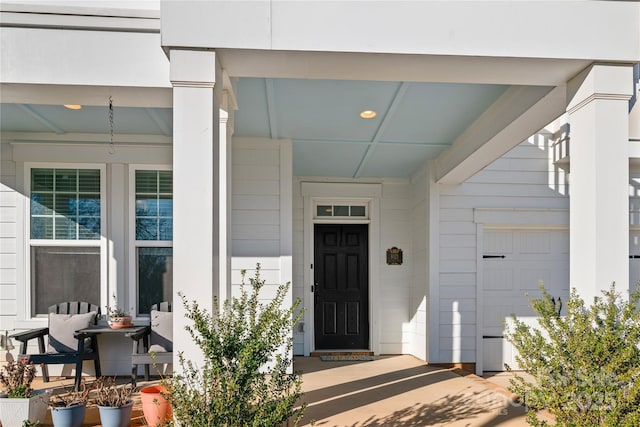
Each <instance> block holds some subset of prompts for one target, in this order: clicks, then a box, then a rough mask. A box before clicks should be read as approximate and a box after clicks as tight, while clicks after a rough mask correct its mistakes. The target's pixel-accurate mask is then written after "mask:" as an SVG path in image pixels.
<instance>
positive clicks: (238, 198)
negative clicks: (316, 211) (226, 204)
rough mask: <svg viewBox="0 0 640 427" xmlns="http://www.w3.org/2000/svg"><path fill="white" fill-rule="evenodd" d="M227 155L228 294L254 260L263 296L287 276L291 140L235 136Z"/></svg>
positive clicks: (266, 297)
mask: <svg viewBox="0 0 640 427" xmlns="http://www.w3.org/2000/svg"><path fill="white" fill-rule="evenodd" d="M232 159H233V160H232V174H233V178H232V213H231V218H232V219H231V221H232V232H231V239H232V251H231V254H232V260H231V270H232V272H231V287H232V295H238V291H239V286H240V284H241V283H242V274H241V272H242V270H245V271H246V276H245V283H247V284H248V283H249V279H250V278H252V277H253V276H254V274H255V268H256V264H257V263H259V264H260V267H261V274H260V277H261V279H262V280H265V286H264V288H263V289H262V292H261V295H260V296H261V299H263V300H265V301H267V300H270V299H271V298H273V296H274V295H275V292H276V290H277V288H278V285H280V284H283V283H287V282H291V281H292V279H291V253H290V251H289V250H288V249H287V248H288V247H290V243H291V211H292V207H291V180H292V175H291V142H290V141H276V140H267V139H258V138H255V139H254V138H235V139H234V140H233V153H232ZM292 286H296V284H295V281H294V283H292ZM293 294H295V291H294V292H293ZM290 295H292V293H290ZM291 301H292V299H291V298H290V297H289V298H287V299H286V300H285V305H289V304H290V302H291ZM294 354H298V353H296V351H295V350H294Z"/></svg>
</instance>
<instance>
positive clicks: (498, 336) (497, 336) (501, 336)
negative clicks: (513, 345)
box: [482, 335, 504, 339]
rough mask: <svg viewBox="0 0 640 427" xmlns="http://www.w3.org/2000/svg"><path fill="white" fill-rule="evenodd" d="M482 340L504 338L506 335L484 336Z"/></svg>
mask: <svg viewBox="0 0 640 427" xmlns="http://www.w3.org/2000/svg"><path fill="white" fill-rule="evenodd" d="M482 338H485V339H487V338H504V335H483V336H482Z"/></svg>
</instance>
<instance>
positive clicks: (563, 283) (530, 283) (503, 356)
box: [482, 230, 569, 371]
mask: <svg viewBox="0 0 640 427" xmlns="http://www.w3.org/2000/svg"><path fill="white" fill-rule="evenodd" d="M540 281H542V282H543V283H544V286H545V289H546V290H547V292H548V293H549V294H551V295H552V296H553V297H555V298H561V299H562V300H563V301H567V300H568V298H569V232H568V231H561V230H485V231H484V242H483V281H482V286H483V302H482V304H483V307H482V310H483V312H482V315H483V324H482V336H483V340H482V341H483V370H484V371H502V370H504V364H505V363H509V364H510V365H511V366H515V363H514V362H515V361H514V358H513V351H512V348H511V345H510V344H509V343H508V342H507V341H506V340H505V339H504V338H503V336H504V322H505V318H506V317H510V316H511V315H512V314H516V315H517V316H533V315H534V314H535V313H534V311H533V310H532V309H531V306H530V304H529V298H539V297H540V296H541V292H540V288H539V283H540ZM527 295H528V296H529V298H528V297H527Z"/></svg>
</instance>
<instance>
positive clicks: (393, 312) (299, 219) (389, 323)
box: [293, 177, 414, 354]
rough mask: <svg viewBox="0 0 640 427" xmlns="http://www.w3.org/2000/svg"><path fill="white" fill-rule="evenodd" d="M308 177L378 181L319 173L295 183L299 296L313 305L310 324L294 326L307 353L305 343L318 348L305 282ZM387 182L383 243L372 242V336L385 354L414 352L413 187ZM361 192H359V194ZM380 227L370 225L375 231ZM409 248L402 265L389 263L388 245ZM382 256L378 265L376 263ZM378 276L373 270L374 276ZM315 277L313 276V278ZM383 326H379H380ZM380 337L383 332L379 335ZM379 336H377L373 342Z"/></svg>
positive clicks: (384, 187) (297, 351) (384, 186)
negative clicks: (411, 304)
mask: <svg viewBox="0 0 640 427" xmlns="http://www.w3.org/2000/svg"><path fill="white" fill-rule="evenodd" d="M302 182H326V183H328V182H336V183H350V184H351V183H372V182H373V180H370V179H369V180H354V179H351V178H342V179H340V178H332V179H327V178H319V179H318V178H313V177H295V178H294V186H293V283H294V287H293V291H294V295H293V296H294V298H300V299H301V300H302V301H303V303H304V307H305V309H306V310H307V313H306V315H305V319H306V320H305V325H304V327H300V328H299V329H297V330H296V331H294V339H295V347H294V350H295V354H304V352H305V348H310V349H313V343H310V342H307V343H306V344H307V346H305V339H308V340H311V334H310V332H311V330H312V329H313V325H312V324H311V323H310V316H309V310H313V301H312V300H310V295H311V294H310V293H309V292H308V286H309V285H310V284H311V283H305V264H304V259H305V249H306V248H307V247H308V246H307V245H305V242H304V221H305V215H310V213H307V212H305V209H304V198H303V196H302V192H301V191H302V190H301V183H302ZM378 182H379V183H380V184H381V186H382V197H381V199H380V201H379V203H380V214H379V231H377V232H378V233H379V244H378V245H376V246H374V244H371V243H372V242H370V247H369V251H370V254H369V258H370V259H371V260H372V261H374V262H372V263H371V266H370V267H371V268H372V270H371V272H370V273H371V274H370V287H369V291H370V301H371V302H372V303H371V304H370V310H371V311H370V316H371V322H370V325H371V326H370V327H371V330H370V337H371V339H372V342H371V348H372V349H377V351H376V352H377V353H381V354H399V353H409V352H411V351H410V349H409V346H410V338H411V334H410V331H411V328H412V327H411V324H410V321H411V315H410V313H409V302H410V300H411V282H412V274H413V265H414V256H413V241H412V239H413V237H412V236H413V234H412V233H413V230H412V225H413V222H412V218H413V217H412V191H411V185H410V184H409V182H408V181H405V180H392V179H389V180H379V181H378ZM357 196H358V195H357V194H356V195H355V196H354V197H357ZM373 233H376V231H375V230H373V229H370V236H372V234H373ZM394 246H395V247H398V248H400V249H402V250H403V264H402V265H387V263H386V250H387V249H389V248H392V247H394ZM375 261H377V265H378V267H377V270H373V269H374V268H375V264H376V263H375ZM374 275H375V277H373V278H372V276H374ZM311 280H312V279H311ZM376 328H377V329H376ZM375 337H378V338H377V339H376V338H375ZM373 340H376V342H373Z"/></svg>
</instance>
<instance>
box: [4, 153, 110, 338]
mask: <svg viewBox="0 0 640 427" xmlns="http://www.w3.org/2000/svg"><path fill="white" fill-rule="evenodd" d="M31 169H98V170H99V171H100V239H98V240H56V239H31ZM106 187H107V169H106V165H105V164H103V163H41V162H29V163H25V164H24V189H25V198H24V202H25V209H24V212H25V215H23V219H24V235H23V236H24V241H25V242H26V245H24V247H25V251H24V270H23V271H24V290H23V292H24V293H23V298H24V299H23V309H24V320H26V321H34V320H40V319H45V318H46V315H43V314H41V315H36V316H33V315H32V314H31V313H32V310H31V296H32V295H31V247H32V246H68V247H74V246H90V247H99V248H100V301H99V302H98V304H99V305H100V307H104V306H106V305H107V304H108V297H107V295H108V289H107V287H108V282H109V281H108V271H107V270H108V269H107V256H108V254H107V241H108V239H107V188H106ZM61 302H62V301H61ZM91 302H92V301H91ZM16 326H19V325H16Z"/></svg>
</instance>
